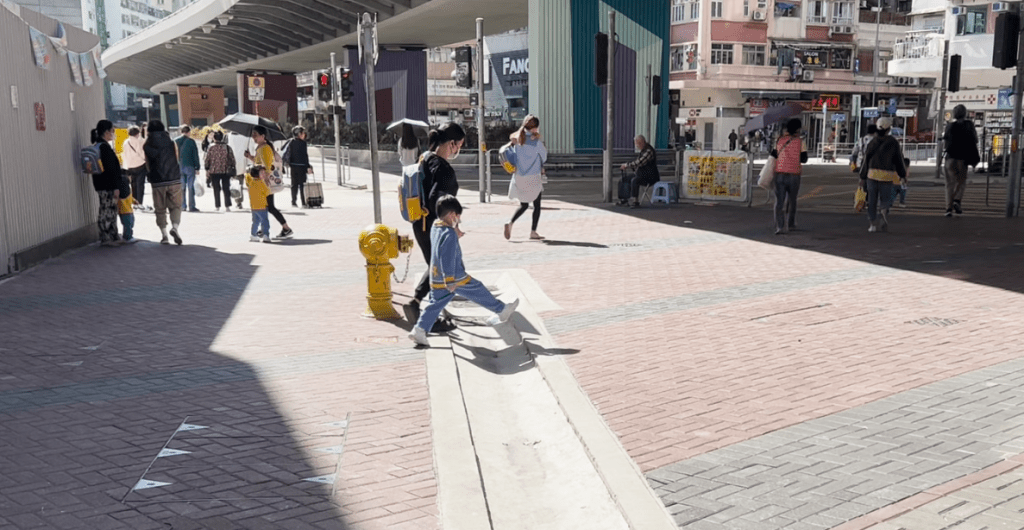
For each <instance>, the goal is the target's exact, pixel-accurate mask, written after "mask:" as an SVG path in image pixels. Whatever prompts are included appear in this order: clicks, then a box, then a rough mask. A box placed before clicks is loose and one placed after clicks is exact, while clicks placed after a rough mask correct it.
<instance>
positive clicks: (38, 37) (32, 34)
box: [28, 26, 53, 70]
mask: <svg viewBox="0 0 1024 530" xmlns="http://www.w3.org/2000/svg"><path fill="white" fill-rule="evenodd" d="M28 36H29V39H31V40H32V53H33V54H35V56H36V66H38V67H39V68H42V69H44V70H49V69H50V62H51V61H53V57H51V56H50V48H49V47H48V46H47V45H46V40H47V38H46V35H45V34H43V32H42V31H39V30H37V29H36V28H33V27H32V26H29V28H28Z"/></svg>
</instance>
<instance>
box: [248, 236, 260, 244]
mask: <svg viewBox="0 0 1024 530" xmlns="http://www.w3.org/2000/svg"><path fill="white" fill-rule="evenodd" d="M249 241H250V242H253V243H259V242H260V238H258V237H256V236H249Z"/></svg>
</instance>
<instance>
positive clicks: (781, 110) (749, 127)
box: [743, 101, 804, 133]
mask: <svg viewBox="0 0 1024 530" xmlns="http://www.w3.org/2000/svg"><path fill="white" fill-rule="evenodd" d="M803 111H804V107H803V105H801V104H799V103H796V102H792V101H791V102H789V103H786V104H785V105H782V106H781V107H768V108H767V109H765V111H764V112H763V113H762V114H761V115H760V116H754V117H753V118H750V119H749V120H747V123H746V125H744V126H743V132H745V133H746V132H750V131H756V130H758V129H764V128H765V127H768V126H769V125H775V124H776V123H782V122H784V121H786V120H788V119H790V118H792V117H793V116H798V115H800V113H802V112H803Z"/></svg>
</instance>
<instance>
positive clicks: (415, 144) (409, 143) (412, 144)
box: [398, 123, 420, 167]
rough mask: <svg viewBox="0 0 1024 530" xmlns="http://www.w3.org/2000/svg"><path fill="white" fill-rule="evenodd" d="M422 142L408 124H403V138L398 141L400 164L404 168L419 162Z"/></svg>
mask: <svg viewBox="0 0 1024 530" xmlns="http://www.w3.org/2000/svg"><path fill="white" fill-rule="evenodd" d="M419 155H420V141H419V139H417V138H416V131H415V130H414V129H413V128H412V125H409V124H408V123H403V124H402V137H401V138H399V140H398V162H399V163H400V164H402V167H405V166H411V165H413V164H415V163H416V161H417V160H419Z"/></svg>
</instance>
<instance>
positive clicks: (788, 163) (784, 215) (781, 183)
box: [771, 118, 807, 235]
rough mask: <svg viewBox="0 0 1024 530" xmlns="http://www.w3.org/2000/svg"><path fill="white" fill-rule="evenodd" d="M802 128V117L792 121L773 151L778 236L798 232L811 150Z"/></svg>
mask: <svg viewBox="0 0 1024 530" xmlns="http://www.w3.org/2000/svg"><path fill="white" fill-rule="evenodd" d="M802 127H803V122H801V121H800V118H793V119H791V120H789V121H788V122H787V123H786V134H783V135H782V136H780V137H779V139H778V141H776V142H775V149H773V150H772V152H771V156H773V157H775V181H774V184H775V235H780V234H783V233H785V232H787V231H792V230H796V198H797V196H798V195H799V193H800V176H801V174H802V173H803V165H804V164H806V163H807V148H806V146H804V142H803V140H802V139H801V137H800V129H801V128H802ZM787 220H788V223H787ZM787 227H788V228H787Z"/></svg>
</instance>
